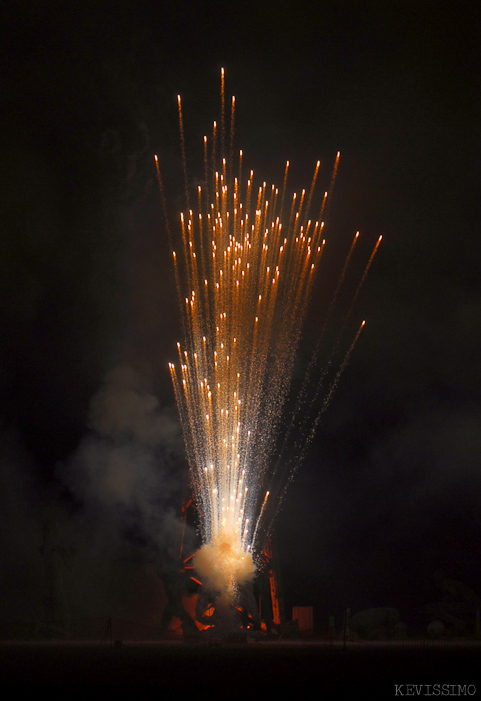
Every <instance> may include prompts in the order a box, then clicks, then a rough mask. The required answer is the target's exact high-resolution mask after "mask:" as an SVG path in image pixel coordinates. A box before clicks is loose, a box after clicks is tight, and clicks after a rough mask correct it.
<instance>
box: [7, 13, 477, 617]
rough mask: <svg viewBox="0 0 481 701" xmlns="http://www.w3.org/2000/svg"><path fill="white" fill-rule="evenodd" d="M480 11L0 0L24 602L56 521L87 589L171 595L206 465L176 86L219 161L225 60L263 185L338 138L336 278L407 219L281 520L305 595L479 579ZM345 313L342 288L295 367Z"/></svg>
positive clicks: (406, 607)
mask: <svg viewBox="0 0 481 701" xmlns="http://www.w3.org/2000/svg"><path fill="white" fill-rule="evenodd" d="M479 19H480V16H479V11H477V10H476V8H475V3H464V2H458V3H456V4H453V3H449V4H448V3H443V2H428V1H423V0H421V1H416V2H410V1H409V0H407V1H404V2H396V1H391V2H389V3H385V2H375V1H372V2H361V1H356V2H355V1H353V0H352V1H349V0H346V1H345V2H322V1H321V2H316V3H309V2H302V1H300V0H296V1H295V2H291V1H289V0H277V2H270V1H265V2H262V1H261V2H239V3H237V2H225V3H222V4H220V3H216V2H209V3H201V2H143V1H141V0H140V1H136V2H134V1H133V0H132V1H129V0H125V1H119V2H112V3H108V2H105V3H104V2H95V3H91V2H82V3H73V2H67V3H55V2H48V1H45V2H41V3H37V2H16V3H9V2H1V3H0V25H1V27H2V44H1V48H0V52H1V53H0V56H1V58H0V61H1V66H0V68H1V70H0V95H1V98H0V99H1V102H2V109H1V113H0V128H1V134H2V139H1V158H2V160H1V163H2V165H1V171H0V177H1V196H0V201H1V207H2V212H1V225H2V234H1V237H0V268H1V273H0V304H1V310H0V324H1V333H0V389H1V397H2V402H1V419H2V436H1V438H0V448H1V450H0V464H1V486H2V488H1V496H0V500H1V515H0V522H1V531H0V533H1V536H0V546H1V548H2V559H3V563H4V564H3V565H2V568H1V570H2V576H1V580H2V582H3V583H2V592H1V593H2V616H3V617H4V618H5V617H6V616H7V617H8V616H10V617H15V616H16V617H19V618H21V617H25V618H28V617H33V616H41V609H42V591H43V589H42V588H43V587H44V575H43V565H42V560H41V557H40V554H39V553H40V550H39V548H40V546H41V543H42V538H43V535H42V533H43V531H42V528H43V526H42V524H44V523H45V520H46V519H47V520H48V519H50V521H54V522H55V523H58V524H59V533H60V535H59V536H58V538H60V540H61V541H62V543H63V544H64V548H65V553H66V554H65V557H64V561H65V563H67V564H68V567H67V569H68V571H69V572H70V575H69V576H70V579H71V581H70V584H69V587H70V590H69V591H71V592H74V593H75V592H77V599H82V601H83V602H84V603H85V606H86V608H88V609H89V610H94V609H95V610H97V611H101V610H102V607H103V606H104V607H105V605H108V606H110V607H111V610H112V607H114V604H112V601H113V600H114V599H115V596H117V597H118V599H119V601H120V600H122V601H124V600H125V599H126V598H128V601H129V604H125V606H124V609H122V614H123V615H124V616H126V617H128V616H130V617H131V618H135V617H136V616H137V617H144V618H145V619H146V620H148V619H149V617H152V616H153V615H154V614H153V613H152V610H153V609H152V610H147V609H148V607H147V608H145V606H144V603H143V602H142V603H141V602H140V599H141V598H142V596H143V594H142V591H143V590H142V586H144V585H145V582H144V583H143V584H142V586H141V585H140V584H139V586H138V587H136V586H135V582H136V581H137V580H136V579H135V577H134V575H133V574H132V571H133V570H135V569H136V568H137V569H142V568H144V569H145V567H146V565H148V566H152V567H155V563H156V561H157V560H156V558H158V557H159V553H160V552H162V551H163V549H165V548H169V547H170V546H171V543H173V542H175V539H176V538H177V537H178V535H179V522H178V513H179V508H180V502H181V498H182V496H181V495H182V493H183V489H184V487H185V482H186V479H185V461H184V459H183V457H182V447H181V446H182V441H181V437H180V435H179V430H178V426H177V420H176V411H175V408H174V406H173V405H174V400H173V392H172V389H171V386H170V378H169V374H168V369H167V362H168V361H170V360H174V359H175V353H176V349H175V342H176V341H177V339H178V338H179V335H180V329H179V323H178V319H177V312H176V299H175V292H174V287H173V276H172V272H171V269H170V258H169V248H168V240H167V236H166V233H165V228H164V224H163V220H162V216H161V208H160V201H159V196H158V192H157V190H156V182H155V171H154V163H153V156H154V154H155V153H158V154H159V160H160V164H161V168H162V173H163V177H164V181H165V187H166V191H167V196H168V202H169V210H170V212H171V214H172V218H173V219H174V220H175V216H176V215H177V212H178V211H179V210H180V208H181V207H183V197H182V192H183V190H182V166H181V160H180V148H179V139H178V128H177V103H176V96H177V94H178V93H180V94H181V95H182V100H183V110H184V122H185V131H186V139H187V144H186V147H187V160H188V163H189V169H190V174H191V176H192V178H193V179H194V180H195V177H201V176H202V137H203V135H204V134H205V133H210V129H211V123H212V120H213V119H215V118H217V117H218V109H219V71H220V67H221V66H224V67H225V71H226V91H227V94H228V96H230V95H231V94H235V96H236V119H237V127H236V143H237V145H238V146H239V147H240V148H242V149H243V150H244V162H245V165H246V169H247V168H253V169H254V170H255V172H256V174H257V176H258V177H259V178H260V179H266V180H268V181H269V182H276V183H280V182H281V180H282V176H283V169H284V164H285V161H286V160H287V159H289V160H290V162H291V172H292V178H291V187H292V188H297V187H303V186H304V187H307V186H308V184H309V181H310V178H311V174H312V171H313V167H314V164H315V162H316V160H317V159H318V158H320V159H321V160H322V161H323V171H322V172H323V176H322V177H323V178H324V181H323V182H324V183H328V182H329V172H330V168H331V164H332V163H333V160H334V157H335V154H336V152H337V150H338V149H340V150H341V154H342V155H341V161H340V168H339V175H338V179H337V182H336V188H335V192H334V200H333V205H332V208H331V211H330V217H329V225H328V231H326V238H327V239H328V243H329V245H330V246H332V248H331V250H332V251H333V253H332V254H331V255H332V258H331V259H330V260H331V261H332V267H331V265H329V266H328V267H327V269H326V273H325V275H326V281H327V283H329V282H330V283H333V281H335V279H336V275H337V274H338V271H339V265H341V264H342V257H343V256H344V255H345V253H346V252H347V249H348V247H349V243H350V241H351V239H352V237H353V235H354V232H355V231H356V230H360V232H361V239H360V243H359V249H360V253H359V256H360V257H359V262H358V263H356V265H357V266H360V267H359V270H362V265H363V264H364V263H365V261H366V260H367V258H368V256H369V253H370V251H371V250H372V247H373V246H374V244H375V242H376V240H377V238H378V236H379V235H383V242H382V245H381V248H380V250H379V252H378V254H377V256H376V259H375V261H374V264H373V266H372V269H371V271H370V274H369V278H368V281H367V282H366V285H365V286H364V288H363V291H362V295H361V297H360V299H359V303H358V306H357V308H356V311H355V317H356V320H358V321H359V322H360V320H361V319H363V318H365V319H366V320H367V323H366V328H365V330H364V331H363V334H362V335H361V338H360V340H359V342H358V344H357V347H356V349H355V352H354V354H353V357H352V359H351V362H350V364H349V366H348V368H347V369H346V372H345V373H344V375H343V377H342V380H341V382H340V385H339V387H338V390H337V392H336V394H335V395H334V397H333V400H332V402H331V406H330V408H329V411H328V412H326V414H325V415H324V420H323V422H322V424H321V426H320V428H319V430H318V432H317V434H316V437H315V440H314V442H313V444H312V446H311V450H310V452H309V454H308V456H307V458H306V460H305V462H304V463H303V464H302V465H301V466H300V469H299V470H298V472H297V475H296V479H295V480H294V482H293V484H292V485H291V488H290V491H289V493H288V495H287V498H286V500H285V502H284V506H283V509H282V511H281V513H280V515H279V519H278V523H277V529H276V536H277V541H276V542H277V545H276V548H277V555H278V560H279V567H280V573H281V581H282V584H283V587H284V593H285V599H286V604H287V606H288V610H289V607H290V606H291V605H314V607H315V610H316V616H317V619H316V620H317V621H318V623H319V624H322V625H324V624H325V622H326V619H327V616H328V615H330V614H335V615H336V616H337V617H339V616H340V612H341V610H342V607H344V606H351V607H352V609H353V610H358V609H360V608H365V607H368V606H384V605H386V606H396V607H398V608H399V609H400V610H401V612H402V615H403V616H404V617H405V618H406V619H407V620H410V619H411V618H415V617H416V616H419V612H420V611H421V610H422V609H423V607H424V606H425V604H426V603H429V602H430V601H436V600H438V599H440V598H441V596H442V594H441V593H440V591H439V590H437V589H436V586H435V584H434V582H433V574H434V573H435V572H436V571H438V570H442V571H443V572H445V574H446V575H447V576H448V577H451V578H453V579H456V580H461V581H462V582H464V583H465V584H466V585H467V586H469V587H471V588H473V589H474V590H475V591H476V592H477V593H478V595H479V594H480V592H481V587H480V584H479V582H480V574H481V571H480V570H481V565H480V557H479V542H480V536H481V520H480V515H479V514H480V508H479V507H480V498H481V497H480V487H481V473H480V464H479V454H480V448H481V431H480V419H481V413H480V408H479V398H480V392H481V389H480V388H481V382H480V380H481V378H480V369H479V367H480V366H479V342H480V327H479V316H480V311H481V296H480V295H481V283H480V276H479V259H480V237H479V220H480V207H479V188H480V179H481V178H480V176H481V172H480V150H479V145H480V144H479V123H480V117H481V114H480V111H481V110H480V100H479V79H478V70H479V63H480V56H479ZM361 242H362V243H361ZM336 256H337V257H336ZM363 256H364V257H363ZM336 266H337V267H336ZM336 271H337V272H336ZM327 283H326V284H327ZM325 308H326V297H325V290H324V288H323V285H322V283H321V285H320V287H319V288H318V290H317V291H316V293H315V295H314V299H313V304H312V307H311V312H310V316H309V321H308V325H307V328H306V332H305V347H304V346H303V350H302V351H301V353H300V358H299V367H298V374H299V375H301V374H302V368H303V367H305V363H306V362H307V358H308V355H307V350H306V349H307V348H308V347H310V346H312V343H313V342H314V339H315V336H316V331H317V330H318V326H319V319H320V317H321V316H322V310H323V309H325ZM341 311H342V310H341ZM92 558H93V559H92ZM114 558H117V559H116V560H115V564H112V563H113V559H114ZM107 559H108V561H109V563H110V564H109V566H108V567H107V566H106V565H105V562H106V560H107ZM92 561H94V562H95V567H94V570H95V576H94V575H92V574H91V572H92V567H91V565H89V564H88V563H91V562H92ZM119 561H122V563H123V564H122V567H121V568H120V569H121V571H122V574H121V575H120V574H119V575H117V574H116V575H115V582H116V584H115V586H114V585H112V584H110V585H108V584H106V583H107V582H109V581H110V580H112V579H113V578H114V577H113V575H112V572H113V571H114V568H115V567H118V562H119ZM126 562H128V563H131V562H135V563H136V565H135V567H134V566H131V564H125V563H126ZM101 563H102V564H101ZM126 569H128V571H129V577H130V579H129V580H128V582H129V584H128V585H127V584H126V583H125V582H126V581H127V580H126V575H125V571H126ZM87 570H88V571H89V575H87V573H86V572H87ZM115 572H117V570H115ZM99 582H103V583H104V585H103V586H104V590H105V591H107V590H108V587H109V586H111V587H112V588H111V590H109V591H110V592H111V593H110V594H109V595H107V594H105V600H104V601H108V602H109V603H108V604H105V603H104V604H102V602H101V601H96V603H95V605H94V604H93V603H91V600H92V601H93V600H94V599H95V596H94V594H92V592H93V591H97V590H99V588H100V584H99ZM132 582H134V584H132ZM129 586H130V587H131V588H130V589H129V593H128V596H126V594H125V591H124V590H126V589H128V587H129ZM116 587H117V588H118V589H119V590H122V591H121V592H120V593H119V592H117V590H116V593H115V595H114V594H112V591H113V590H114V589H116ZM88 592H90V593H89V594H88ZM69 596H70V595H69ZM71 596H73V594H71ZM89 597H90V598H89ZM154 598H155V597H154ZM144 599H145V597H144ZM143 606H144V609H145V610H144V609H143V608H142V607H143ZM89 607H90V608H89ZM95 607H97V608H95ZM152 607H153V608H155V602H154V603H152ZM141 609H142V612H141V613H139V612H140V610H141ZM114 610H116V609H115V607H114ZM155 615H157V616H158V611H157V612H156V614H155Z"/></svg>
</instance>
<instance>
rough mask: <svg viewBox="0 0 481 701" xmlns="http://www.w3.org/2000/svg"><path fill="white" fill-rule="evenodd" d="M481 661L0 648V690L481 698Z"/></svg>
mask: <svg viewBox="0 0 481 701" xmlns="http://www.w3.org/2000/svg"><path fill="white" fill-rule="evenodd" d="M480 662H481V645H480V644H479V643H478V644H463V645H461V644H459V645H447V644H432V643H431V644H427V645H424V644H422V643H420V644H389V643H387V644H359V643H350V644H348V645H347V647H346V648H343V646H342V644H336V645H334V646H331V645H328V644H325V643H316V642H312V643H307V642H306V643H303V642H297V643H268V642H257V643H243V644H241V643H238V644H233V643H229V644H227V643H226V644H223V645H217V646H212V645H210V646H207V645H203V644H197V645H194V644H192V645H189V644H186V643H182V642H179V643H171V642H166V643H157V644H156V643H146V644H139V643H131V644H129V643H123V644H122V645H117V646H111V645H107V644H94V643H88V644H87V643H43V644H42V643H24V644H22V643H0V685H1V689H2V691H6V690H10V691H15V692H19V691H22V690H25V689H28V690H32V691H33V690H40V689H46V690H49V691H50V692H59V695H58V697H62V698H66V695H67V694H68V696H69V698H71V697H72V696H75V697H78V696H80V697H82V698H86V696H85V692H87V691H88V692H98V693H99V694H102V695H103V692H107V691H113V692H114V696H113V698H119V697H120V698H136V697H137V692H138V691H140V692H142V698H146V697H147V698H154V697H155V698H163V692H165V693H166V694H167V693H168V696H169V697H170V698H172V697H173V692H177V693H178V698H179V699H180V698H183V697H184V694H183V693H182V692H184V693H185V692H186V691H188V692H193V696H192V698H194V699H195V698H210V699H216V698H222V699H229V700H230V699H235V698H245V699H246V701H247V699H249V698H251V699H257V698H264V697H265V698H269V692H271V693H272V692H293V693H295V697H293V698H296V699H304V698H309V699H311V698H321V694H322V698H324V699H350V698H352V699H354V698H359V697H360V695H361V694H362V693H364V694H366V693H367V694H369V698H381V699H390V698H401V696H421V697H428V696H439V697H444V698H446V697H451V698H453V697H454V696H456V697H459V696H461V697H469V698H481V664H480ZM478 680H479V682H478ZM408 685H414V686H408ZM435 685H438V686H435ZM453 685H455V686H453ZM458 685H459V686H458ZM448 692H449V693H448ZM453 692H454V693H453ZM89 695H90V694H89ZM91 696H92V697H95V698H97V693H95V694H91ZM54 697H57V694H56V693H49V696H48V698H54ZM109 697H110V695H109ZM4 698H7V697H4Z"/></svg>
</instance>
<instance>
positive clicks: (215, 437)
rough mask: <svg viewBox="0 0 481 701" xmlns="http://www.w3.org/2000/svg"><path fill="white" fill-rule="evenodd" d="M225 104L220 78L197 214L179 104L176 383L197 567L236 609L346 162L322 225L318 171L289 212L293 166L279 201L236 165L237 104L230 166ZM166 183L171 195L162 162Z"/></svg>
mask: <svg viewBox="0 0 481 701" xmlns="http://www.w3.org/2000/svg"><path fill="white" fill-rule="evenodd" d="M224 104H225V99H224V74H223V71H222V75H221V120H220V135H219V134H218V130H217V124H216V123H215V122H214V128H213V135H212V139H211V140H209V139H208V138H207V137H204V169H205V182H204V184H203V186H202V187H198V191H197V197H196V207H195V208H191V205H190V201H191V194H190V191H189V183H188V176H187V167H186V162H185V146H184V125H183V118H182V107H181V99H180V97H178V109H179V124H180V135H181V147H182V161H183V171H184V176H185V188H186V202H187V209H186V211H185V212H183V213H182V214H181V215H180V230H181V249H180V251H179V250H173V251H172V257H173V263H174V269H175V278H176V285H177V291H178V294H179V299H180V300H181V316H182V328H183V335H184V338H183V342H182V344H181V343H178V344H177V347H178V354H179V360H178V364H177V366H176V365H175V364H174V363H171V364H170V372H171V376H172V381H173V386H174V391H175V397H176V401H177V405H178V408H179V414H180V420H181V424H182V428H183V432H184V437H185V443H186V449H187V455H188V460H189V464H190V469H191V475H192V482H193V489H194V494H195V499H196V502H197V505H198V509H199V513H200V525H201V530H202V539H203V547H202V548H201V550H200V551H199V553H198V554H197V556H196V559H195V565H196V567H197V569H198V570H199V572H200V573H201V574H203V575H204V576H206V577H208V578H209V583H210V584H211V586H212V587H213V588H215V589H216V590H217V591H218V592H220V593H221V594H223V595H225V596H226V597H227V598H228V599H229V598H230V599H232V597H233V594H234V592H235V588H236V585H237V583H239V582H243V581H245V580H248V579H249V578H251V577H252V576H253V573H254V568H255V561H256V556H257V554H258V553H259V551H260V547H261V543H260V540H261V535H260V534H261V533H262V531H263V529H262V528H260V524H261V523H262V519H263V518H264V515H265V512H266V509H267V507H268V502H269V497H270V493H269V484H270V479H271V477H272V464H273V454H274V452H275V448H276V440H277V438H278V435H279V429H280V425H281V418H282V413H283V408H284V405H285V401H286V397H287V393H288V390H289V387H290V384H291V379H292V374H293V369H294V360H295V356H296V350H297V347H298V344H299V340H300V333H301V327H302V322H303V319H304V317H305V314H306V310H307V306H308V302H309V298H310V295H311V291H312V286H313V282H314V277H315V274H316V271H317V269H318V267H319V263H320V260H321V256H322V253H323V250H324V245H325V240H324V239H323V229H324V221H323V216H324V214H325V208H326V203H327V202H328V201H329V195H330V192H331V191H332V187H333V184H334V177H335V173H336V171H337V165H338V160H339V153H338V154H337V156H336V160H335V164H334V171H333V176H332V178H331V183H330V188H329V194H328V193H325V194H324V197H323V199H322V204H321V206H320V210H319V213H318V217H317V219H313V218H311V211H312V209H313V196H314V190H315V185H316V181H317V177H318V171H319V167H320V162H317V163H316V165H315V168H314V174H313V176H312V180H311V184H310V187H309V189H308V190H302V192H301V193H300V194H299V193H294V195H293V197H292V200H291V202H290V205H287V206H286V199H287V195H286V183H287V176H288V169H289V163H287V164H286V169H285V174H284V182H283V186H282V188H281V190H280V191H279V189H278V188H276V187H275V186H274V185H272V186H268V185H267V184H266V183H265V182H263V183H262V185H260V186H257V187H255V186H254V173H253V171H250V173H249V176H248V177H247V178H243V176H242V166H243V162H242V161H243V154H242V151H240V152H239V155H238V157H236V158H234V156H233V153H234V151H233V137H234V108H235V99H234V98H233V99H232V107H231V120H230V130H229V135H230V144H229V156H228V157H226V144H225V141H226V126H225V121H226V120H225V115H224ZM219 136H220V139H219ZM219 140H220V144H219V143H218V141H219ZM219 151H220V153H219ZM217 160H218V161H219V162H218V164H217ZM156 162H157V159H156ZM157 172H158V178H159V185H160V187H161V191H162V181H161V179H160V171H159V169H158V162H157ZM162 194H163V191H162ZM164 207H165V201H164ZM284 222H287V224H284ZM169 235H170V234H169ZM356 238H357V235H356ZM353 245H354V244H353ZM350 255H351V251H350V252H349V256H348V258H349V257H350ZM347 262H348V261H346V265H347ZM345 267H346V266H345ZM344 273H345V268H344V269H343V272H342V276H343V275H344ZM341 282H342V280H341V281H340V283H339V284H341ZM357 335H359V332H358V334H357ZM356 339H357V336H356ZM352 345H354V344H352ZM351 350H352V347H351V348H350V350H349V353H350V351H351ZM346 362H347V359H346ZM341 369H342V366H341ZM331 393H332V392H331ZM329 398H330V394H328V399H329Z"/></svg>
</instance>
